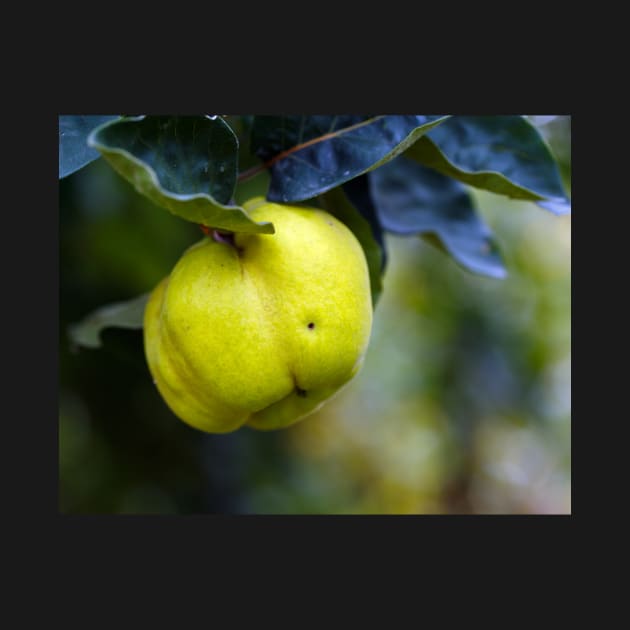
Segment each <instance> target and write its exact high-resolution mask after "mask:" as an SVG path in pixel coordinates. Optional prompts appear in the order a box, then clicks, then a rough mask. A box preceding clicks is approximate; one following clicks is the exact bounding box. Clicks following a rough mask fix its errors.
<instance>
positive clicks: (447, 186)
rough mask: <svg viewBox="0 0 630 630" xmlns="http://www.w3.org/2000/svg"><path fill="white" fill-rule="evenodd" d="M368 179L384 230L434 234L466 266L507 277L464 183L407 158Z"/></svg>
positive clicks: (482, 272)
mask: <svg viewBox="0 0 630 630" xmlns="http://www.w3.org/2000/svg"><path fill="white" fill-rule="evenodd" d="M369 178H370V187H371V192H372V198H373V200H374V204H375V206H376V209H377V212H378V216H379V219H380V222H381V224H382V226H383V228H384V229H385V230H387V231H389V232H393V233H396V234H419V235H434V236H435V237H437V238H438V239H439V241H440V242H441V243H442V245H443V246H444V248H445V249H446V250H447V251H448V253H450V255H451V256H452V257H453V258H454V259H455V260H456V261H457V262H458V263H459V264H460V265H462V266H463V267H465V268H466V269H468V270H470V271H473V272H475V273H479V274H483V275H487V276H491V277H494V278H503V277H505V275H506V271H505V268H504V266H503V263H502V262H501V258H500V255H499V251H498V246H497V244H496V241H495V239H494V237H493V235H492V233H491V232H490V229H489V228H488V227H487V226H486V225H485V223H484V222H483V221H482V219H481V218H480V217H479V215H478V214H477V212H476V211H475V208H474V205H473V201H472V198H471V196H470V194H469V193H468V191H467V190H466V188H465V186H464V185H462V184H461V183H460V182H458V181H456V180H454V179H452V178H450V177H446V176H444V175H442V174H440V173H438V172H436V171H434V170H432V169H429V168H425V167H423V166H421V165H419V164H417V163H416V162H414V161H412V160H409V159H408V158H406V157H405V156H401V157H399V158H397V159H395V160H393V161H391V162H389V163H388V164H386V165H384V166H382V167H381V168H379V169H377V170H375V171H373V172H372V173H370V175H369Z"/></svg>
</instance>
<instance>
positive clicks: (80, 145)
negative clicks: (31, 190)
mask: <svg viewBox="0 0 630 630" xmlns="http://www.w3.org/2000/svg"><path fill="white" fill-rule="evenodd" d="M117 118H120V116H59V179H62V178H63V177H67V176H68V175H72V173H74V172H75V171H78V170H79V169H80V168H83V167H84V166H86V165H87V164H89V163H90V162H93V161H94V160H96V159H97V158H99V157H101V155H100V153H99V152H98V151H95V150H94V149H92V148H91V147H89V146H88V144H87V138H88V135H89V134H90V132H91V131H92V129H95V128H96V127H98V126H99V125H102V124H103V123H105V122H107V121H109V120H115V119H117Z"/></svg>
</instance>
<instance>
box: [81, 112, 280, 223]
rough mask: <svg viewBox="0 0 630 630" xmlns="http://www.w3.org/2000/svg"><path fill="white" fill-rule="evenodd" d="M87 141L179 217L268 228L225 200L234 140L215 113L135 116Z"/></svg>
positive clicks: (232, 179)
mask: <svg viewBox="0 0 630 630" xmlns="http://www.w3.org/2000/svg"><path fill="white" fill-rule="evenodd" d="M88 142H89V145H90V146H92V147H95V148H96V149H98V151H100V152H101V153H102V154H103V156H104V157H105V159H107V161H108V162H109V163H110V164H111V165H112V167H113V168H114V169H115V170H116V171H117V172H118V173H119V174H120V175H122V176H123V177H124V178H125V179H127V180H128V181H129V182H131V183H132V184H133V186H134V187H135V188H136V190H137V191H138V192H139V193H141V194H143V195H145V196H146V197H148V198H149V199H151V201H153V202H154V203H155V204H156V205H158V206H161V207H163V208H166V209H167V210H169V211H170V212H172V213H173V214H175V215H176V216H178V217H180V218H182V219H186V220H187V221H192V222H194V223H199V224H202V225H205V226H207V227H209V228H218V229H223V230H228V231H231V232H249V233H263V234H273V232H274V229H273V225H272V224H271V223H266V222H263V223H256V222H255V221H253V220H252V219H251V218H250V217H249V215H248V214H247V212H246V211H245V210H244V209H243V208H241V207H240V206H237V205H228V204H229V201H230V199H231V197H232V193H233V191H234V186H235V183H236V172H237V161H238V141H237V138H236V136H235V135H234V132H233V131H232V130H231V129H230V127H229V125H227V124H226V123H225V122H224V121H223V120H222V119H221V118H219V117H210V116H135V117H130V118H126V119H123V120H119V121H114V122H112V123H107V124H105V125H102V126H101V127H99V128H97V129H95V130H94V131H93V132H92V133H91V134H90V137H89V139H88Z"/></svg>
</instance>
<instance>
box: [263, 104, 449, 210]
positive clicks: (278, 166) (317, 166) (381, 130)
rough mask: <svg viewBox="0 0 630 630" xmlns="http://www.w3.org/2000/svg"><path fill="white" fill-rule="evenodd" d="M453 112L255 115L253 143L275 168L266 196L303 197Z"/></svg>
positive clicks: (380, 160) (365, 167)
mask: <svg viewBox="0 0 630 630" xmlns="http://www.w3.org/2000/svg"><path fill="white" fill-rule="evenodd" d="M447 118H448V116H419V115H414V116H398V115H386V116H357V115H338V116H331V115H323V116H256V117H255V119H254V125H253V129H252V138H251V146H252V150H253V151H254V152H255V153H256V155H257V156H258V157H260V158H261V159H262V160H264V161H265V163H266V164H267V166H268V167H269V168H270V169H271V184H270V187H269V192H268V194H267V198H268V199H270V200H272V201H280V202H292V201H304V200H306V199H310V198H312V197H315V196H316V195H320V194H322V193H324V192H326V191H327V190H330V189H332V188H335V187H336V186H339V185H341V184H343V183H344V182H347V181H350V180H351V179H353V178H355V177H358V176H359V175H362V174H363V173H367V172H368V171H371V170H372V169H375V168H377V167H378V166H380V165H382V164H385V163H386V162H388V161H389V160H391V159H393V158H394V157H396V156H397V155H398V154H400V153H402V152H403V151H405V150H406V149H408V148H409V147H410V146H411V145H412V144H413V143H414V142H416V141H417V140H418V138H420V137H421V136H422V135H423V134H425V133H427V132H428V131H429V130H430V129H432V128H434V127H436V126H437V125H440V124H441V123H442V122H444V121H445V120H447Z"/></svg>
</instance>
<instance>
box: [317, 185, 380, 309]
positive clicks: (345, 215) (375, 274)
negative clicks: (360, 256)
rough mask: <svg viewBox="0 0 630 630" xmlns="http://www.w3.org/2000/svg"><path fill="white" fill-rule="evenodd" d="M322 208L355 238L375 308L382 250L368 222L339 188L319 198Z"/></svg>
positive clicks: (378, 293) (378, 289) (378, 290)
mask: <svg viewBox="0 0 630 630" xmlns="http://www.w3.org/2000/svg"><path fill="white" fill-rule="evenodd" d="M319 200H320V201H321V205H322V208H324V210H326V211H327V212H330V214H332V215H333V216H335V217H336V218H337V219H339V220H340V221H341V222H342V223H344V224H345V225H346V226H347V227H348V228H350V230H352V232H353V233H354V235H355V236H356V238H357V240H358V241H359V243H360V244H361V247H362V248H363V252H364V253H365V259H366V261H367V264H368V270H369V272H370V289H371V292H372V306H373V307H375V306H376V303H377V301H378V298H379V297H380V295H381V292H382V290H383V284H382V280H381V274H382V268H383V250H382V249H381V246H380V245H379V244H378V242H377V241H376V239H375V238H374V232H373V230H372V227H371V226H370V224H369V223H368V221H367V220H366V219H365V218H364V217H362V216H361V213H360V212H359V211H358V210H357V209H356V208H355V207H354V206H353V204H352V203H350V201H349V200H348V197H347V196H346V195H345V194H344V191H343V190H342V188H341V187H337V188H333V189H332V190H329V191H328V192H326V193H324V194H323V195H321V197H319Z"/></svg>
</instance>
